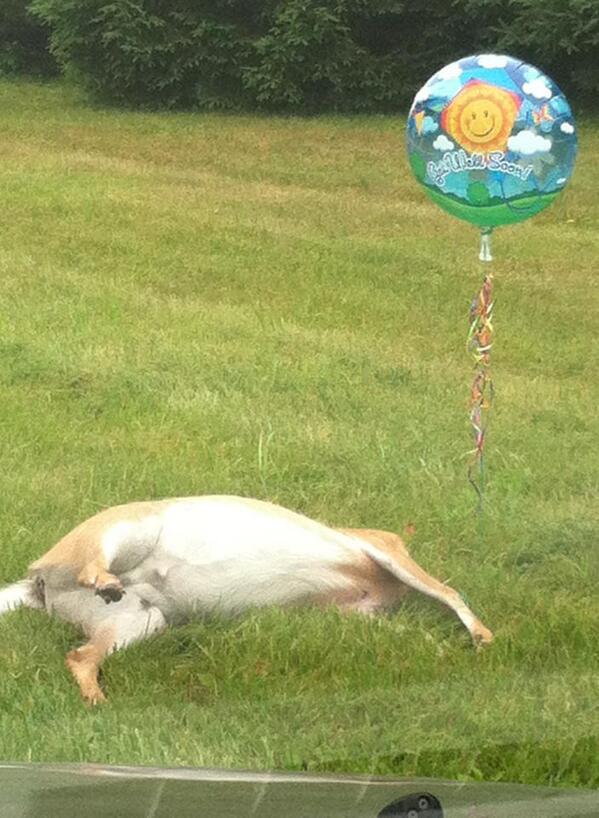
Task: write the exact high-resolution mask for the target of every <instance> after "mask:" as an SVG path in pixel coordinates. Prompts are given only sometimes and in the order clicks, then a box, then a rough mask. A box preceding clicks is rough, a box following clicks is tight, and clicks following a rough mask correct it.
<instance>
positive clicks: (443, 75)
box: [435, 62, 462, 80]
mask: <svg viewBox="0 0 599 818" xmlns="http://www.w3.org/2000/svg"><path fill="white" fill-rule="evenodd" d="M461 73H462V67H461V65H460V64H459V63H457V62H452V63H450V64H449V65H446V66H445V68H442V69H441V70H440V71H437V73H436V74H435V79H441V80H454V79H455V78H456V77H459V76H460V75H461Z"/></svg>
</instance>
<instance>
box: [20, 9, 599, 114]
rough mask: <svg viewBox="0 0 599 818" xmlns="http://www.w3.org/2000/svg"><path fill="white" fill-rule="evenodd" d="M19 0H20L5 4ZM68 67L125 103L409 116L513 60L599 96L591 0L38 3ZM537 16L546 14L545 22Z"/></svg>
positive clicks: (597, 27) (598, 38) (596, 17)
mask: <svg viewBox="0 0 599 818" xmlns="http://www.w3.org/2000/svg"><path fill="white" fill-rule="evenodd" d="M10 2H15V0H10ZM31 8H32V10H33V12H34V13H35V14H36V15H37V16H38V18H39V19H40V20H42V21H43V22H44V23H46V24H48V25H49V26H50V27H51V29H52V35H51V48H52V52H53V54H54V55H55V56H56V58H57V59H58V61H59V62H60V64H61V65H62V66H63V68H64V69H66V70H67V71H69V72H70V73H72V74H75V75H76V76H78V77H79V78H80V79H81V80H82V81H83V82H84V83H85V84H86V85H87V87H88V88H90V89H91V90H92V91H93V92H94V93H95V94H96V95H98V96H100V97H103V98H105V99H110V100H113V101H117V102H120V103H123V104H126V105H133V106H143V107H170V108H211V109H214V108H222V109H229V110H235V109H243V108H246V109H263V110H276V111H297V112H317V111H323V110H337V111H365V112H372V111H390V110H400V109H402V108H405V107H406V106H407V105H408V104H409V102H410V101H411V99H412V97H413V95H414V93H415V91H416V90H417V89H418V87H420V85H421V84H422V83H423V82H424V81H425V80H426V79H427V78H428V77H429V76H430V74H431V73H432V72H433V71H435V70H436V69H438V68H439V67H441V66H442V65H444V64H446V63H447V62H450V61H452V60H454V59H456V58H459V57H462V56H466V55H467V54H471V53H475V52H477V51H479V52H480V51H501V52H506V53H512V54H514V55H516V56H520V57H522V58H523V59H525V60H527V61H529V62H532V63H535V64H537V65H539V66H541V67H542V68H544V69H545V70H547V71H548V72H549V73H551V74H553V75H554V76H555V77H556V78H557V80H558V82H559V83H560V85H562V87H563V88H564V91H565V92H566V93H568V95H570V96H578V97H579V98H584V97H585V96H586V97H591V98H592V97H593V95H594V94H596V92H597V91H598V90H599V60H598V59H597V58H596V55H597V51H598V46H599V3H597V2H596V0H545V2H544V3H543V4H542V8H540V7H539V3H538V2H537V0H427V2H426V3H423V2H422V0H328V2H327V1H326V0H117V1H115V2H106V0H33V3H32V5H31ZM541 11H542V13H541Z"/></svg>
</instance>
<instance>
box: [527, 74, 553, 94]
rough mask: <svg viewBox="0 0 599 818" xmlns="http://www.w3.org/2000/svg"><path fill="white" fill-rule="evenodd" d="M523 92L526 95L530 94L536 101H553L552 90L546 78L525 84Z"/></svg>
mask: <svg viewBox="0 0 599 818" xmlns="http://www.w3.org/2000/svg"><path fill="white" fill-rule="evenodd" d="M522 90H523V91H524V93H525V94H529V95H530V96H531V97H534V98H535V99H551V97H552V93H551V88H549V86H548V85H547V82H546V81H545V79H544V77H539V78H538V79H536V80H531V81H530V82H525V83H524V85H523V86H522Z"/></svg>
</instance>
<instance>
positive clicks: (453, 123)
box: [441, 80, 521, 153]
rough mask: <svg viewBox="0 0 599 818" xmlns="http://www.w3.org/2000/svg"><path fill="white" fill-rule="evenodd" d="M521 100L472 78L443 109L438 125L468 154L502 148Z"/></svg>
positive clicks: (510, 130) (502, 89)
mask: <svg viewBox="0 0 599 818" xmlns="http://www.w3.org/2000/svg"><path fill="white" fill-rule="evenodd" d="M520 102H521V100H520V98H519V97H518V96H517V95H516V94H514V93H512V92H511V91H506V90H505V88H497V87H496V86H494V85H488V84H487V83H484V82H478V81H477V80H473V81H472V82H469V83H468V84H467V85H465V86H464V87H463V88H462V90H461V91H460V92H459V94H457V95H456V96H455V97H454V98H453V99H452V101H451V102H450V103H449V105H448V106H447V108H445V110H444V111H443V114H442V115H441V125H442V126H443V129H444V130H445V131H447V133H448V134H449V135H450V136H451V137H453V139H455V141H456V142H457V143H458V144H459V145H461V146H462V147H463V148H465V149H466V150H467V151H469V152H470V153H489V152H490V151H497V150H504V149H505V148H506V146H507V140H508V137H509V135H510V133H511V132H512V127H513V125H514V121H515V119H516V116H517V114H518V110H519V108H520Z"/></svg>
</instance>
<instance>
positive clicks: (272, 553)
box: [107, 497, 360, 620]
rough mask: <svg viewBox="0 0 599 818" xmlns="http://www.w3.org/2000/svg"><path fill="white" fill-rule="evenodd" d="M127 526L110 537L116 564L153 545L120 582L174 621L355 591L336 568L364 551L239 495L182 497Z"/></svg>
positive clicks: (338, 536)
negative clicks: (130, 551)
mask: <svg viewBox="0 0 599 818" xmlns="http://www.w3.org/2000/svg"><path fill="white" fill-rule="evenodd" d="M117 525H120V524H117ZM128 525H129V529H128V530H125V529H124V528H123V529H122V530H121V532H120V533H119V532H118V530H117V528H116V526H115V529H114V530H112V531H108V532H107V543H109V545H110V550H111V551H112V553H113V560H114V563H115V564H116V565H117V566H118V563H119V562H126V561H127V560H126V556H127V547H128V543H130V544H131V546H132V548H133V549H134V550H135V551H138V550H139V546H140V539H141V540H143V541H144V542H145V544H146V545H151V548H150V549H149V551H148V553H147V556H145V558H143V559H142V560H141V561H140V562H138V563H137V565H135V567H132V569H131V570H129V571H127V572H125V573H124V574H121V579H122V581H123V583H124V584H125V586H133V588H135V590H136V592H137V593H140V594H141V593H142V590H141V589H142V587H143V586H147V587H146V592H145V596H146V597H147V598H148V600H149V601H151V602H152V604H154V605H157V606H158V607H159V608H160V609H161V610H162V612H163V614H164V615H165V616H166V617H167V619H169V620H174V619H181V618H189V617H191V616H193V615H194V614H202V613H207V612H218V613H223V614H232V613H240V612H241V611H243V610H246V609H248V608H251V607H258V606H264V605H291V604H300V603H301V602H302V601H303V600H307V599H309V598H310V597H314V596H315V595H318V594H321V593H325V592H327V591H330V590H337V589H339V590H341V589H344V588H349V587H351V580H350V579H349V578H348V577H346V576H344V574H343V573H340V572H339V571H338V568H339V566H340V565H347V564H348V563H349V562H351V561H352V559H355V556H356V554H358V553H359V551H360V548H359V545H358V544H357V543H356V544H355V545H354V544H353V543H352V539H351V538H350V537H347V536H345V535H343V534H341V533H338V532H335V531H333V530H332V529H329V528H327V527H326V526H324V525H321V524H320V523H316V522H314V521H312V520H308V519H307V518H305V517H302V516H301V515H299V514H295V513H293V512H290V511H287V510H284V509H280V508H279V507H276V506H273V505H271V504H269V503H262V502H259V501H251V500H245V499H242V498H235V497H203V498H197V499H196V498H194V499H190V500H177V501H175V502H172V503H170V504H169V505H167V506H165V507H164V508H163V509H161V510H160V512H159V513H157V514H154V515H152V517H151V518H148V519H146V520H143V521H140V522H139V523H131V524H128ZM120 537H122V540H121V542H120V543H119V542H118V540H119V539H120ZM107 550H108V549H107ZM133 588H132V590H133Z"/></svg>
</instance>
